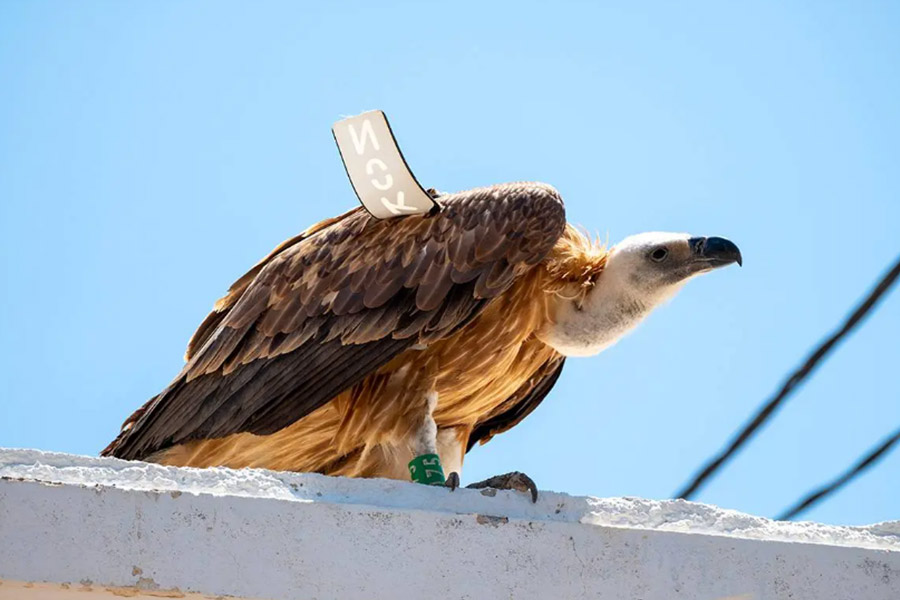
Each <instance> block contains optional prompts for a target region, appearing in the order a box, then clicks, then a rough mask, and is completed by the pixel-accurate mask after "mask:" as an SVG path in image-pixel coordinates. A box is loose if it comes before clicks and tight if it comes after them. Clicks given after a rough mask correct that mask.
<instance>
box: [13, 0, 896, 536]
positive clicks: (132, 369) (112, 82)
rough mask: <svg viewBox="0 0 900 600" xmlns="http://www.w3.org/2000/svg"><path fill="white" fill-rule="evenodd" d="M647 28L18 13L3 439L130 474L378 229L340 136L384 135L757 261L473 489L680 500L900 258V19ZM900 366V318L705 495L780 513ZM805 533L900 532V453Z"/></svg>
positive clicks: (40, 7)
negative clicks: (328, 241) (717, 240)
mask: <svg viewBox="0 0 900 600" xmlns="http://www.w3.org/2000/svg"><path fill="white" fill-rule="evenodd" d="M326 4H327V6H326ZM445 4H446V3H445ZM610 4H611V3H610ZM616 4H617V6H615V7H614V6H605V7H604V6H595V5H593V4H590V3H584V4H566V3H556V4H555V6H554V8H552V9H547V8H545V7H544V5H543V4H530V3H524V2H515V3H510V4H506V5H500V4H494V3H488V2H478V3H474V4H463V3H458V2H454V3H450V4H446V7H441V8H438V7H426V6H424V5H423V4H421V3H414V2H410V3H405V4H402V5H401V4H398V5H394V4H391V3H382V4H381V5H378V4H374V3H364V4H358V5H353V6H345V7H335V6H332V5H331V3H316V4H312V3H293V2H261V3H230V2H195V3H190V4H187V3H180V2H144V3H137V2H112V1H110V2H87V1H82V2H61V1H60V2H3V3H0V260H2V263H0V264H2V267H0V274H2V286H3V288H2V289H3V293H2V295H0V339H2V345H0V410H2V412H0V445H2V446H25V447H35V448H43V449H47V450H61V451H66V452H77V453H86V454H94V453H96V452H98V451H99V450H100V449H101V448H102V447H103V446H104V445H105V444H106V443H107V442H108V441H109V440H110V439H111V438H112V437H113V436H114V435H115V434H116V432H117V430H118V427H119V425H120V423H121V422H122V420H123V418H124V417H125V416H126V415H127V414H129V413H130V412H131V411H132V410H133V409H134V408H135V407H137V406H138V405H140V404H141V403H142V402H144V400H146V399H147V398H149V397H150V396H152V395H154V394H155V393H157V392H158V391H159V390H160V389H161V388H163V387H164V386H165V385H166V384H167V383H168V381H169V380H170V379H171V377H173V376H174V375H175V374H176V373H177V371H178V370H179V369H180V367H181V364H182V363H181V356H182V353H183V351H184V347H185V345H186V342H187V340H188V337H189V336H190V334H191V333H192V332H193V330H194V328H195V327H196V326H197V325H198V324H199V322H200V321H201V320H202V318H203V317H204V316H205V315H206V313H207V311H208V309H209V308H210V307H211V306H212V303H213V302H214V301H215V300H216V298H218V297H219V296H220V295H221V294H222V293H223V292H224V290H225V289H226V287H227V286H228V285H229V284H230V283H231V282H232V280H234V279H235V278H236V277H237V276H239V275H240V274H242V273H243V272H244V271H245V269H246V268H247V267H249V266H250V265H252V264H253V263H254V262H255V261H256V260H257V259H259V258H260V257H262V256H263V255H264V254H266V253H267V252H268V251H269V250H270V249H271V248H272V247H273V246H275V245H276V244H278V243H279V242H280V241H281V240H283V239H285V238H287V237H289V236H291V235H293V234H295V233H296V232H298V231H300V230H302V229H304V228H305V227H306V226H308V225H310V224H311V223H313V222H315V221H318V220H320V219H322V218H325V217H328V216H331V215H333V214H336V213H338V212H340V211H343V210H345V209H347V208H350V207H352V206H354V204H355V202H356V199H355V197H354V195H353V192H352V190H351V188H350V186H349V184H348V182H347V180H346V177H345V175H344V170H343V168H342V166H341V162H340V160H339V158H338V154H337V151H336V149H335V147H334V142H333V140H332V137H331V133H330V126H331V124H332V122H333V121H335V120H336V119H338V118H339V117H341V116H342V115H349V114H356V113H359V112H362V111H363V110H366V109H372V108H381V109H383V110H385V111H386V112H387V114H388V116H389V117H390V118H391V122H392V125H393V127H394V130H395V132H396V134H397V136H398V138H399V140H400V142H401V145H402V148H403V150H404V152H405V154H406V157H407V159H408V160H409V162H410V164H411V166H412V168H413V170H414V172H415V173H416V175H417V176H418V178H419V180H420V181H421V182H422V183H423V184H424V185H426V186H433V187H437V188H439V189H441V190H446V191H452V190H459V189H465V188H469V187H473V186H479V185H485V184H491V183H499V182H503V181H510V180H522V179H531V180H541V181H546V182H549V183H551V184H553V185H555V186H556V187H557V188H558V189H559V190H560V191H561V192H562V193H563V196H564V198H565V199H566V203H567V207H568V214H569V219H570V221H572V222H574V223H578V224H582V225H584V226H586V227H588V228H589V229H591V230H593V231H597V232H599V233H600V234H601V235H602V236H604V237H605V236H608V237H609V239H610V241H616V240H618V239H621V238H623V237H624V236H626V235H629V234H631V233H636V232H640V231H647V230H670V231H689V232H691V233H694V234H702V235H713V234H717V235H723V236H726V237H729V238H731V239H732V240H734V241H735V242H737V243H738V244H739V245H740V246H741V249H742V250H743V253H744V257H745V266H744V268H743V269H738V268H729V269H727V270H724V271H722V272H717V273H714V274H712V275H709V276H707V277H705V278H701V279H699V280H697V281H694V282H691V284H690V285H688V286H687V287H686V288H685V290H684V291H683V292H682V293H681V295H680V296H678V297H677V298H676V299H675V300H674V301H673V302H672V303H671V304H670V305H668V306H666V307H664V308H662V309H660V310H659V311H658V312H657V313H655V314H653V315H652V316H651V317H650V318H649V320H648V321H647V322H646V323H645V324H644V325H643V326H642V327H641V328H640V329H639V330H638V331H637V332H636V333H634V334H633V335H631V336H630V337H628V338H627V339H625V340H624V341H623V342H621V343H620V344H619V345H618V346H616V347H614V348H613V349H611V350H609V351H608V352H606V353H605V354H602V355H601V356H599V357H595V358H589V359H575V360H570V361H569V364H568V365H567V370H566V373H565V374H564V376H563V378H562V380H561V382H560V383H559V384H558V385H557V387H556V389H555V390H554V392H553V393H552V395H551V396H550V397H549V399H548V400H547V401H545V402H544V404H543V405H542V406H541V407H540V408H539V409H538V410H537V411H536V412H535V413H534V414H533V415H532V416H531V417H529V418H528V419H527V420H526V421H525V423H524V424H522V425H521V426H519V427H518V428H516V429H515V430H513V431H512V432H510V433H507V434H504V435H502V436H499V437H498V438H496V439H495V440H494V441H492V442H491V443H490V444H488V445H487V446H484V447H482V448H480V449H477V450H476V451H473V452H472V453H471V454H470V455H469V459H468V461H467V463H466V469H465V471H464V474H463V480H464V482H465V481H474V480H476V479H481V478H484V477H486V476H489V475H492V474H496V473H501V472H506V471H509V470H513V469H519V470H523V471H525V472H527V473H529V474H530V475H532V476H533V477H534V478H535V480H536V481H537V482H538V484H539V485H540V487H542V488H544V489H553V490H560V491H567V492H571V493H577V494H592V495H598V496H615V495H633V496H645V497H651V498H663V497H667V496H669V495H671V494H672V493H673V492H675V490H676V488H678V487H679V486H680V485H681V484H682V483H683V482H684V481H685V479H686V478H687V477H688V476H689V475H690V474H691V473H692V472H693V471H694V469H695V468H696V467H697V466H698V464H699V463H700V462H701V461H702V460H703V459H705V458H706V457H707V456H708V455H709V454H710V453H712V452H713V451H715V450H717V449H718V448H720V446H721V445H722V444H723V442H724V441H725V440H726V438H727V437H728V436H729V435H730V434H731V433H732V431H733V430H734V429H735V428H736V427H738V426H739V424H741V423H742V422H743V421H744V419H745V418H746V417H747V416H748V415H749V414H750V413H751V412H752V411H753V410H754V409H755V408H756V407H757V406H758V404H759V403H760V402H761V401H762V400H763V399H764V398H765V397H767V396H768V395H769V394H770V393H771V392H772V391H773V390H774V389H776V387H777V386H778V385H779V383H780V382H781V380H782V377H783V376H784V374H785V373H786V372H787V371H788V370H789V369H790V368H793V367H794V366H795V365H796V364H797V363H798V362H799V361H800V360H801V359H802V358H803V357H804V355H805V353H806V352H807V350H808V349H809V348H810V346H811V345H812V344H814V343H815V342H817V341H818V340H819V339H820V338H821V337H822V336H823V335H825V334H826V333H827V332H829V331H830V330H831V329H832V327H834V326H835V325H836V324H837V323H838V322H839V321H840V319H842V318H843V316H844V314H845V313H846V311H847V310H848V308H850V307H851V306H852V305H853V304H854V303H855V302H857V300H858V299H859V298H860V296H861V295H863V293H864V292H865V291H866V290H867V289H868V287H869V286H870V284H871V283H872V282H873V281H874V280H875V279H876V278H877V277H878V276H879V275H880V274H881V273H882V272H883V270H884V269H885V267H886V266H887V265H888V264H889V263H890V262H891V261H892V260H893V259H894V258H895V256H896V255H897V254H898V252H900V235H898V234H900V197H898V191H900V169H898V164H900V108H898V107H900V60H898V56H900V36H898V35H897V32H898V30H900V8H898V5H897V4H896V3H892V2H887V1H885V2H849V1H848V2H794V3H785V2H755V3H744V4H742V5H740V6H738V5H737V4H736V3H720V2H708V3H677V4H676V3H668V2H659V3H641V6H640V7H638V6H637V4H638V3H616ZM898 340H900V293H898V292H894V293H892V294H890V295H889V296H888V297H886V299H885V301H884V302H883V304H882V305H881V306H880V308H879V309H878V310H877V311H876V312H875V313H874V314H873V316H872V318H871V319H870V320H869V321H868V322H867V323H866V324H865V326H864V327H863V328H862V329H861V330H860V331H859V332H858V333H856V334H855V335H854V336H853V337H852V338H851V339H850V340H849V341H848V342H847V343H846V344H845V345H844V346H843V347H841V348H840V349H839V350H838V352H837V353H836V354H835V355H833V356H832V357H831V358H830V359H829V360H828V361H827V363H826V364H825V365H824V367H823V368H822V369H821V370H820V372H818V373H817V374H816V376H815V378H814V379H813V380H812V381H810V382H809V383H808V384H806V385H805V386H804V387H803V388H802V389H801V390H800V393H799V394H797V395H796V396H795V397H794V398H793V399H792V400H791V402H790V403H789V404H788V405H787V406H786V407H785V408H784V410H782V411H781V413H780V414H779V415H778V418H777V419H776V420H775V421H774V422H773V423H772V424H771V425H769V426H767V427H766V428H765V429H764V430H763V431H762V432H761V435H759V436H758V437H757V438H756V439H755V440H754V441H753V442H752V444H750V445H749V446H748V447H747V449H746V451H745V452H744V453H743V454H741V455H740V456H739V457H738V458H737V459H736V460H735V461H734V462H732V463H731V464H730V465H729V466H728V468H727V469H726V470H725V471H724V472H723V473H722V475H721V477H719V478H718V479H716V480H715V481H714V482H713V483H712V484H711V485H709V486H708V487H707V488H705V489H704V491H703V493H702V494H701V495H700V497H699V499H700V500H702V501H707V502H713V503H716V504H719V505H721V506H725V507H729V508H735V509H739V510H742V511H748V512H751V513H756V514H761V515H772V514H774V513H776V512H778V511H779V510H780V509H782V508H783V507H785V506H786V505H787V504H789V503H791V502H793V501H794V500H795V499H796V498H797V497H798V496H800V495H801V494H803V493H805V492H806V491H807V490H808V489H809V488H811V487H812V486H815V485H817V484H819V483H821V482H823V481H824V480H826V479H829V478H830V477H832V476H833V475H835V474H836V473H837V472H838V471H840V470H842V469H844V468H845V467H846V466H847V465H849V464H850V463H851V462H853V461H854V460H855V459H856V457H858V456H859V455H860V454H861V453H863V452H864V451H865V450H866V449H867V448H868V447H869V446H870V445H872V444H873V443H874V442H876V441H877V440H878V439H880V438H882V437H883V436H884V435H886V434H887V433H888V432H890V431H891V430H893V429H894V428H895V427H897V426H898V425H900V383H898V380H897V376H896V375H897V369H898V365H900V341H898ZM806 517H808V518H811V519H817V520H822V521H825V522H831V523H866V522H873V521H879V520H885V519H897V518H900V451H898V452H894V453H893V454H892V455H890V456H889V457H888V458H887V459H886V460H884V461H883V462H882V463H881V464H880V465H879V466H878V467H877V468H876V469H874V470H873V471H871V472H870V473H869V474H867V475H865V476H864V477H862V478H861V479H860V480H858V481H857V482H856V483H854V484H853V485H852V486H851V487H849V488H847V489H846V490H845V491H843V492H841V493H840V494H839V495H837V496H835V497H834V498H832V499H831V500H829V501H828V502H827V503H824V504H822V505H821V507H819V508H816V509H815V510H813V511H811V512H810V513H808V514H807V515H806Z"/></svg>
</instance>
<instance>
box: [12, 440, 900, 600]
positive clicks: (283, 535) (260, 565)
mask: <svg viewBox="0 0 900 600" xmlns="http://www.w3.org/2000/svg"><path fill="white" fill-rule="evenodd" d="M0 477H2V479H0V582H2V583H0V599H6V598H17V599H18V598H22V599H23V600H35V599H38V598H40V599H44V598H46V599H48V600H51V599H52V600H58V599H59V600H65V599H66V598H73V599H74V598H82V599H88V598H93V597H97V598H99V597H107V598H113V597H115V596H121V595H131V596H134V595H135V594H140V596H138V597H159V596H160V595H165V596H172V595H174V596H176V597H181V596H182V595H184V594H198V595H199V597H203V596H216V595H231V596H237V597H240V598H272V599H275V598H277V599H282V598H285V599H287V598H298V599H299V598H303V599H307V598H320V599H325V598H367V599H372V598H375V599H378V598H405V597H422V598H542V599H543V598H582V597H588V598H610V599H611V598H617V599H618V598H629V599H630V598H641V599H644V600H654V599H670V598H691V599H694V598H697V599H715V598H758V599H768V598H794V599H805V598H809V599H814V600H829V599H842V600H843V599H854V600H860V599H873V600H874V599H879V600H880V599H884V600H897V599H900V522H892V523H883V524H880V525H873V526H869V527H833V526H826V525H819V524H815V523H777V522H772V521H769V520H767V519H763V518H759V517H752V516H749V515H745V514H741V513H736V512H733V511H725V510H721V509H718V508H715V507H712V506H708V505H702V504H694V503H690V502H684V501H662V502H657V501H649V500H639V499H624V498H611V499H598V498H580V497H572V496H567V495H565V494H557V493H552V492H542V494H541V498H540V499H539V501H538V503H537V504H532V503H531V502H530V501H529V500H528V499H527V498H526V497H525V496H524V495H522V494H518V493H514V492H499V493H497V494H496V495H495V496H493V497H491V496H488V495H484V494H483V493H481V492H477V491H473V490H457V491H455V492H450V491H448V490H445V489H435V488H428V487H425V486H421V485H417V484H410V483H403V482H396V481H386V480H352V479H340V478H330V477H323V476H320V475H308V474H291V473H275V472H270V471H259V470H241V471H232V470H228V469H178V468H173V467H160V466H157V465H149V464H144V463H129V462H124V461H119V460H114V459H96V458H86V457H78V456H70V455H64V454H51V453H42V452H38V451H34V450H0ZM36 582H38V585H35V583H36Z"/></svg>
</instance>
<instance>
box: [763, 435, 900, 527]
mask: <svg viewBox="0 0 900 600" xmlns="http://www.w3.org/2000/svg"><path fill="white" fill-rule="evenodd" d="M898 441H900V429H897V431H895V432H894V433H893V434H892V435H890V436H889V437H887V438H886V439H885V440H884V441H883V442H882V443H881V444H879V445H878V447H876V448H874V449H873V450H871V451H870V452H869V453H868V454H866V456H865V457H864V458H863V459H862V460H860V461H859V462H857V463H856V464H855V465H854V466H853V467H852V468H850V469H848V470H847V471H845V472H844V473H842V474H841V475H840V476H839V477H837V478H836V479H834V480H833V481H832V482H831V483H829V484H827V485H824V486H822V487H820V488H819V489H817V490H816V491H814V492H811V493H810V494H808V495H806V496H805V497H804V498H803V499H802V500H800V501H799V502H797V503H796V504H794V505H793V506H792V507H790V508H788V509H787V510H785V511H784V512H783V513H781V514H780V515H778V516H777V517H775V518H776V519H778V520H779V521H787V520H788V519H792V518H794V517H795V516H797V515H798V514H800V513H802V512H803V511H805V510H806V509H808V508H809V507H810V506H812V505H813V504H815V503H817V502H819V501H820V500H822V499H823V498H825V497H827V496H828V495H830V494H832V493H834V492H836V491H837V490H839V489H840V488H842V487H843V486H844V485H846V484H847V483H849V482H850V481H852V480H853V479H855V478H856V476H857V475H859V474H860V473H862V472H863V471H865V470H866V469H868V468H869V467H871V466H872V465H873V464H875V463H876V462H878V459H879V458H881V457H882V456H884V455H885V454H887V452H888V450H890V449H891V447H892V446H893V445H894V444H896V443H897V442H898Z"/></svg>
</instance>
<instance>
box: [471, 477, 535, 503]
mask: <svg viewBox="0 0 900 600" xmlns="http://www.w3.org/2000/svg"><path fill="white" fill-rule="evenodd" d="M466 487H467V488H471V489H476V490H477V489H481V488H494V489H497V490H517V491H519V492H529V493H530V494H531V501H532V502H537V499H538V489H537V486H536V485H535V484H534V481H533V480H532V479H531V477H529V476H528V475H526V474H525V473H520V472H519V471H513V472H512V473H506V474H504V475H496V476H494V477H490V478H488V479H485V480H484V481H479V482H478V483H472V484H469V485H467V486H466Z"/></svg>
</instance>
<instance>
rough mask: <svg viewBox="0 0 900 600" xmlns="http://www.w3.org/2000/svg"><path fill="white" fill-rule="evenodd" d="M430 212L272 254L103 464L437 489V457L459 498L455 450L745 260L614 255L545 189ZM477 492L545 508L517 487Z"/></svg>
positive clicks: (684, 244) (675, 251)
mask: <svg viewBox="0 0 900 600" xmlns="http://www.w3.org/2000/svg"><path fill="white" fill-rule="evenodd" d="M438 202H439V203H440V206H439V210H436V211H433V212H432V213H430V214H427V215H414V216H406V217H401V218H397V219H389V220H378V219H375V218H374V217H372V216H370V215H369V214H368V213H367V212H366V211H365V210H363V209H362V208H357V209H356V210H351V211H350V212H347V213H345V214H343V215H341V216H339V217H335V218H332V219H328V220H326V221H323V222H321V223H319V224H317V225H314V226H313V227H311V228H310V229H308V230H306V231H305V232H303V233H302V234H300V235H298V236H296V237H294V238H291V239H289V240H287V241H286V242H284V243H283V244H281V245H280V246H278V247H277V248H276V249H275V250H274V251H273V252H272V253H271V254H269V255H268V256H267V257H266V258H264V259H263V260H262V261H260V262H259V263H258V264H257V265H256V266H254V267H253V268H252V269H250V271H249V272H247V274H245V275H244V276H243V277H241V278H240V279H238V280H237V281H236V282H235V283H234V285H232V286H231V288H230V289H229V291H228V293H227V294H226V295H225V297H224V298H222V299H221V300H219V301H218V302H217V303H216V304H215V308H214V309H213V311H212V312H211V313H210V314H209V316H208V317H206V319H205V320H204V321H203V323H202V324H201V325H200V327H199V328H198V329H197V331H196V333H194V336H193V337H192V338H191V340H190V343H189V345H188V349H187V353H186V355H185V359H186V361H187V363H186V365H185V366H184V369H183V370H182V371H181V373H179V374H178V376H177V377H176V378H175V379H174V381H172V383H171V384H169V386H168V387H167V388H166V389H164V390H163V391H162V392H161V393H160V394H159V395H158V396H156V397H154V398H152V399H151V400H149V401H148V402H147V403H146V404H144V406H142V407H141V408H139V409H138V410H137V411H136V412H135V413H134V414H133V415H131V416H130V417H129V418H128V420H127V421H126V422H125V424H124V426H123V427H122V431H121V433H120V434H119V436H118V437H117V438H116V439H115V440H114V441H113V442H112V443H111V444H110V445H109V446H108V447H107V448H106V449H105V450H104V451H103V454H104V455H108V456H116V457H120V458H124V459H139V460H148V461H154V462H158V463H162V464H167V465H186V466H197V467H206V466H228V467H234V468H240V467H262V468H267V469H276V470H289V471H308V472H318V473H325V474H329V475H344V476H351V477H389V478H395V479H409V478H410V476H411V471H412V478H413V479H414V480H416V481H422V482H427V483H443V482H444V477H443V474H442V473H441V472H440V468H441V467H440V466H439V465H437V464H436V463H437V461H435V460H433V458H434V455H438V456H439V461H440V464H442V466H443V469H444V470H445V471H446V472H447V473H448V477H447V478H446V484H447V485H449V486H451V487H455V486H456V485H458V482H459V476H458V474H459V473H460V472H461V469H462V463H463V458H464V456H465V454H466V452H467V451H468V450H469V449H471V448H472V447H473V446H474V445H475V444H478V443H482V444H483V443H485V442H487V441H488V440H490V439H491V437H492V436H494V435H497V434H498V433H502V432H504V431H507V430H508V429H510V428H512V427H514V426H515V425H516V424H518V423H519V422H521V421H522V419H524V418H525V417H527V416H528V415H529V414H530V413H531V412H532V411H533V410H534V409H535V407H536V406H537V405H538V404H540V403H541V401H542V400H543V399H544V398H545V397H546V396H547V394H548V393H549V392H550V390H551V388H552V387H553V385H554V384H555V382H556V380H557V378H559V376H560V372H561V371H562V368H563V363H564V362H565V360H566V358H567V357H571V356H589V355H593V354H597V353H598V352H600V351H602V350H603V349H605V348H607V347H609V346H610V345H612V344H614V343H615V342H616V341H617V340H619V339H620V338H621V337H622V336H624V335H625V334H626V333H628V332H629V331H630V330H631V329H633V328H634V327H635V326H636V325H637V324H638V323H640V322H641V320H642V319H643V318H644V317H646V316H647V314H648V313H649V312H650V311H651V310H652V309H653V308H654V307H656V306H658V305H660V304H661V303H663V302H664V301H665V300H667V299H668V298H670V297H671V296H672V295H673V294H675V292H677V291H678V290H679V288H681V286H682V285H683V284H684V283H685V282H686V281H687V280H689V279H691V278H692V277H694V276H695V275H699V274H701V273H706V272H708V271H711V270H713V269H715V268H717V267H721V266H724V265H728V264H731V263H734V262H737V263H738V264H740V263H741V254H740V252H739V250H738V248H737V246H735V245H734V244H733V243H731V242H730V241H728V240H725V239H722V238H718V237H691V236H690V235H687V234H679V233H643V234H640V235H636V236H632V237H629V238H626V239H625V240H624V241H622V242H621V243H619V244H617V245H616V246H614V247H613V248H611V249H609V250H607V249H605V248H604V247H602V246H599V245H597V244H596V243H594V242H592V241H591V240H590V239H588V238H587V237H586V236H585V235H583V234H581V233H580V232H579V231H577V230H576V229H575V228H574V227H572V226H570V225H568V224H567V223H566V218H565V210H564V208H563V202H562V199H561V198H560V196H559V194H558V193H557V191H556V190H555V189H553V188H552V187H550V186H548V185H544V184H540V183H515V184H505V185H497V186H492V187H486V188H480V189H475V190H470V191H466V192H461V193H456V194H449V195H443V196H439V197H438ZM429 455H431V457H432V460H431V461H428V460H426V461H425V462H424V463H422V462H420V463H416V462H415V461H416V459H417V457H419V458H421V457H428V456H429ZM428 466H431V470H429V472H428V473H423V472H422V470H423V469H427V467H428ZM417 468H418V469H419V472H418V474H417V473H416V472H415V470H416V469H417ZM435 470H437V473H435V472H434V471H435ZM479 486H480V487H485V486H491V487H499V488H504V487H505V488H515V489H520V490H523V491H525V490H528V491H530V492H531V493H532V497H533V498H536V497H537V496H536V495H537V491H536V488H535V487H534V484H533V482H532V481H531V480H530V479H529V478H528V477H527V476H524V475H523V474H521V473H518V472H516V473H511V474H506V475H501V476H498V477H494V478H491V479H489V480H487V481H485V482H481V483H479V484H473V486H472V487H479Z"/></svg>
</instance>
